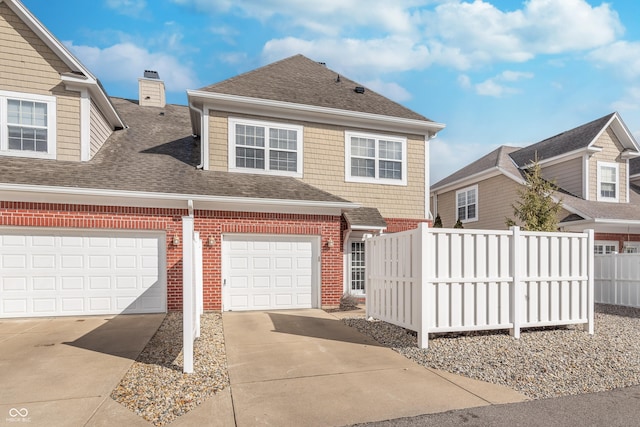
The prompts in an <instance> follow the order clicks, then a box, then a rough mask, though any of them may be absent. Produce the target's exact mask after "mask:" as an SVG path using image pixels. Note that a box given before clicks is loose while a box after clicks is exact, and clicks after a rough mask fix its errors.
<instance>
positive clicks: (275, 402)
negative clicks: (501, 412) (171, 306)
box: [223, 310, 526, 427]
mask: <svg viewBox="0 0 640 427" xmlns="http://www.w3.org/2000/svg"><path fill="white" fill-rule="evenodd" d="M223 323H224V334H225V343H226V350H227V363H228V366H229V378H230V383H231V396H232V399H233V408H234V412H235V420H236V425H238V426H240V427H244V426H254V425H279V426H285V425H304V426H330V425H331V426H343V425H347V424H354V423H362V422H369V421H378V420H388V419H391V418H400V417H408V416H415V415H419V414H427V413H436V412H443V411H449V410H453V409H460V408H470V407H478V406H484V405H490V404H498V403H510V402H520V401H523V400H526V398H525V397H524V396H522V395H521V394H519V393H517V392H515V391H513V390H511V389H508V388H505V387H501V386H497V385H493V384H487V383H484V382H480V381H475V380H471V379H468V378H464V377H460V376H457V375H453V374H449V373H446V372H441V371H436V370H434V369H427V368H424V367H422V366H419V365H417V364H416V363H414V362H412V361H410V360H408V359H406V358H405V357H403V356H401V355H400V354H398V353H396V352H395V351H393V350H391V349H389V348H386V347H382V346H379V345H378V344H377V343H376V342H375V341H374V340H373V339H371V338H369V337H366V336H364V335H362V334H360V333H359V332H358V331H356V330H355V329H353V328H350V327H348V326H346V325H344V324H343V323H342V322H341V321H340V320H339V319H338V317H336V316H334V315H332V314H328V313H326V312H324V311H322V310H293V311H273V312H242V313H238V312H236V313H224V314H223Z"/></svg>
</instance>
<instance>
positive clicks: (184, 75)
mask: <svg viewBox="0 0 640 427" xmlns="http://www.w3.org/2000/svg"><path fill="white" fill-rule="evenodd" d="M65 45H66V46H67V48H69V50H70V51H71V52H73V54H74V55H76V56H77V57H78V58H79V59H80V61H82V63H83V64H84V65H85V66H87V68H89V69H90V70H91V72H92V73H94V74H95V75H97V76H98V78H100V79H101V80H103V81H104V82H117V83H122V82H124V83H131V82H136V83H137V81H138V77H141V76H142V74H143V72H144V70H157V71H158V73H159V74H160V78H161V79H162V80H163V81H164V83H165V86H166V88H167V91H170V92H179V91H184V90H186V89H193V88H195V87H199V84H198V79H197V77H196V75H195V73H194V72H193V71H192V67H191V66H189V65H188V64H183V63H182V62H181V61H180V60H179V59H178V58H176V57H173V56H171V55H168V54H166V53H162V52H160V53H153V52H149V51H148V50H147V49H145V48H142V47H139V46H136V45H134V44H133V43H128V42H125V43H118V44H115V45H113V46H109V47H107V48H104V49H101V48H98V47H95V46H81V45H74V44H73V42H65Z"/></svg>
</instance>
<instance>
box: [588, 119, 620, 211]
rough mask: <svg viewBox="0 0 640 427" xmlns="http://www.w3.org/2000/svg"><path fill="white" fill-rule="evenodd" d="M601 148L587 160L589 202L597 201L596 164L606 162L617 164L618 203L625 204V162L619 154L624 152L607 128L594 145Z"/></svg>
mask: <svg viewBox="0 0 640 427" xmlns="http://www.w3.org/2000/svg"><path fill="white" fill-rule="evenodd" d="M594 145H596V146H597V147H602V151H601V152H599V153H595V154H594V155H593V156H591V158H590V159H589V200H598V162H608V163H617V164H618V192H619V196H618V201H619V202H620V203H626V202H627V200H628V199H627V185H626V182H627V179H628V178H627V176H628V173H627V161H626V160H623V159H622V156H621V153H622V151H623V150H624V148H623V147H622V144H621V143H620V141H619V140H618V138H617V137H616V135H615V134H614V133H613V131H612V130H611V128H608V129H607V130H606V131H605V132H603V133H602V135H601V136H600V138H598V140H597V141H596V143H595V144H594Z"/></svg>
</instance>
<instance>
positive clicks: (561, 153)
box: [431, 113, 640, 253]
mask: <svg viewBox="0 0 640 427" xmlns="http://www.w3.org/2000/svg"><path fill="white" fill-rule="evenodd" d="M638 156H640V146H639V145H638V143H637V141H636V140H635V139H634V137H633V136H632V134H631V133H630V132H629V130H628V129H627V127H626V126H625V124H624V122H623V121H622V119H621V118H620V116H619V115H618V113H612V114H609V115H607V116H604V117H602V118H599V119H597V120H594V121H592V122H590V123H587V124H584V125H582V126H579V127H577V128H575V129H571V130H568V131H566V132H563V133H561V134H559V135H556V136H553V137H551V138H548V139H545V140H543V141H540V142H538V143H536V144H533V145H529V146H527V147H524V148H516V147H507V146H502V147H499V148H498V149H496V150H494V151H492V152H491V153H489V154H487V155H486V156H484V157H482V158H481V159H479V160H477V161H475V162H473V163H471V164H469V165H468V166H466V167H464V168H462V169H460V170H458V171H457V172H455V173H453V174H451V175H449V176H448V177H446V178H444V179H442V180H440V181H439V182H437V183H435V184H434V185H433V186H432V187H431V197H432V201H433V209H434V213H435V212H437V213H438V214H440V217H441V219H442V222H443V225H444V226H445V227H451V226H453V224H454V223H455V222H456V220H457V218H460V220H461V221H462V223H463V225H464V227H465V228H484V229H504V228H506V224H505V220H506V218H513V217H514V215H513V207H512V205H513V204H514V203H515V202H516V201H517V200H518V198H519V195H518V190H521V189H523V188H524V187H523V186H524V184H525V178H524V176H525V174H524V171H526V169H527V168H528V167H530V166H531V165H532V162H533V161H534V160H535V159H536V158H537V159H538V162H539V164H540V166H541V170H542V175H543V177H544V178H545V179H548V180H553V181H555V183H556V185H557V186H558V191H557V192H556V194H555V196H554V197H555V198H556V200H562V211H561V213H560V215H559V218H558V219H559V226H560V229H562V230H566V231H581V230H584V229H587V228H592V229H594V230H595V232H596V234H595V238H596V248H595V250H596V252H597V253H606V252H613V251H617V252H620V251H625V252H636V251H638V248H640V187H639V186H637V185H636V184H635V183H640V164H639V163H638V161H639V159H638Z"/></svg>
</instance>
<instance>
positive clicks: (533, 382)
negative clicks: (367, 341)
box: [343, 304, 640, 399]
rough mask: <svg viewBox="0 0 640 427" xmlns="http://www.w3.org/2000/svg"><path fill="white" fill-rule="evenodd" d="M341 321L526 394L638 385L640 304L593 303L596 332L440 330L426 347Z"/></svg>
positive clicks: (404, 350) (407, 336)
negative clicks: (512, 333) (516, 335)
mask: <svg viewBox="0 0 640 427" xmlns="http://www.w3.org/2000/svg"><path fill="white" fill-rule="evenodd" d="M343 321H344V322H345V323H346V324H347V325H349V326H352V327H354V328H356V329H358V330H359V331H360V332H362V333H365V334H367V335H369V336H371V337H373V338H374V339H375V340H376V341H378V342H379V343H380V344H383V345H385V346H387V347H391V348H393V349H394V350H396V351H397V352H398V353H400V354H402V355H404V356H405V357H407V358H409V359H411V360H413V361H415V362H417V363H419V364H421V365H423V366H426V367H429V368H435V369H440V370H444V371H448V372H451V373H454V374H459V375H464V376H466V377H469V378H474V379H477V380H482V381H487V382H490V383H495V384H501V385H504V386H507V387H510V388H512V389H515V390H517V391H519V392H521V393H523V394H525V395H526V396H528V397H530V398H533V399H542V398H550V397H558V396H566V395H575V394H581V393H593V392H598V391H606V390H611V389H614V388H618V387H628V386H633V385H638V384H640V309H635V308H630V307H620V306H612V305H604V304H596V308H595V334H594V335H589V334H588V333H587V332H585V331H584V330H583V329H582V325H580V326H569V327H554V328H532V329H522V330H521V334H520V339H519V340H516V339H513V338H512V337H511V336H509V333H508V331H485V332H466V333H449V334H439V335H435V336H433V337H432V338H431V339H429V348H428V349H426V350H423V349H419V348H418V347H417V338H416V334H415V332H411V331H407V330H405V329H403V328H400V327H397V326H394V325H391V324H388V323H385V322H381V321H375V320H373V321H367V320H366V319H364V318H347V319H344V320H343Z"/></svg>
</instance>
